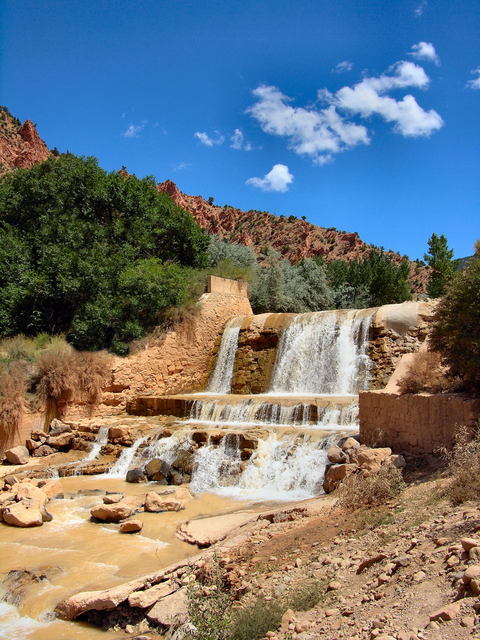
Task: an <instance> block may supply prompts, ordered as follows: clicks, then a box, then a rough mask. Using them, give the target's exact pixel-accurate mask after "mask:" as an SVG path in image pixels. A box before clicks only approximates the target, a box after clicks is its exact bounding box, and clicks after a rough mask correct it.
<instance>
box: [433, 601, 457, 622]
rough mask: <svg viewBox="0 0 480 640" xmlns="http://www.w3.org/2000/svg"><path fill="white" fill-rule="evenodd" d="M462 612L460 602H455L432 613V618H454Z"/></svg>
mask: <svg viewBox="0 0 480 640" xmlns="http://www.w3.org/2000/svg"><path fill="white" fill-rule="evenodd" d="M459 613H460V602H453V603H452V604H448V605H446V606H445V607H442V608H441V609H437V610H436V611H434V612H433V613H431V614H430V620H453V618H455V616H457V615H458V614H459Z"/></svg>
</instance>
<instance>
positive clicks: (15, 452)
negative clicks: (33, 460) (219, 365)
mask: <svg viewBox="0 0 480 640" xmlns="http://www.w3.org/2000/svg"><path fill="white" fill-rule="evenodd" d="M5 457H6V458H7V460H8V462H10V464H27V462H28V461H29V459H30V454H29V453H28V449H27V447H23V446H21V445H19V446H18V447H13V448H12V449H8V450H7V451H5Z"/></svg>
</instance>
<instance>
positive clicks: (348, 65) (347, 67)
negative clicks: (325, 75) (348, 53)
mask: <svg viewBox="0 0 480 640" xmlns="http://www.w3.org/2000/svg"><path fill="white" fill-rule="evenodd" d="M352 69H353V62H350V60H342V62H339V63H338V64H337V65H336V66H335V67H333V71H335V73H345V71H351V70H352Z"/></svg>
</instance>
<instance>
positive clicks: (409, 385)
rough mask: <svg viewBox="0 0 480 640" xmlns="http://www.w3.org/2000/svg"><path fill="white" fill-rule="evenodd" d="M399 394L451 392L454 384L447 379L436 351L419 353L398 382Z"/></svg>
mask: <svg viewBox="0 0 480 640" xmlns="http://www.w3.org/2000/svg"><path fill="white" fill-rule="evenodd" d="M398 387H399V389H400V392H401V393H421V392H422V391H426V392H428V393H441V392H442V391H443V392H445V391H453V389H454V387H455V382H454V381H453V380H452V379H451V378H448V377H447V375H446V371H445V368H444V367H443V366H442V362H441V356H440V354H439V353H437V352H436V351H420V352H418V353H416V354H415V358H414V359H413V362H412V363H411V365H410V367H409V368H408V371H407V373H406V374H405V375H404V376H403V378H401V379H400V380H399V381H398Z"/></svg>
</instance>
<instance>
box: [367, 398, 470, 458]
mask: <svg viewBox="0 0 480 640" xmlns="http://www.w3.org/2000/svg"><path fill="white" fill-rule="evenodd" d="M359 404H360V440H361V442H362V443H364V444H367V445H369V446H376V447H382V446H389V447H391V448H392V449H393V450H394V451H395V452H398V453H410V454H425V453H435V452H437V451H438V450H439V449H441V448H443V447H445V448H450V447H451V446H452V444H453V443H454V437H455V430H456V429H457V428H458V427H459V426H462V425H467V426H472V425H473V424H474V423H475V421H476V420H478V417H479V415H480V399H472V398H468V397H465V396H461V395H459V394H445V395H441V394H437V395H432V394H416V395H413V394H407V395H399V394H398V393H387V392H384V391H366V392H363V393H361V394H360V403H359Z"/></svg>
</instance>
